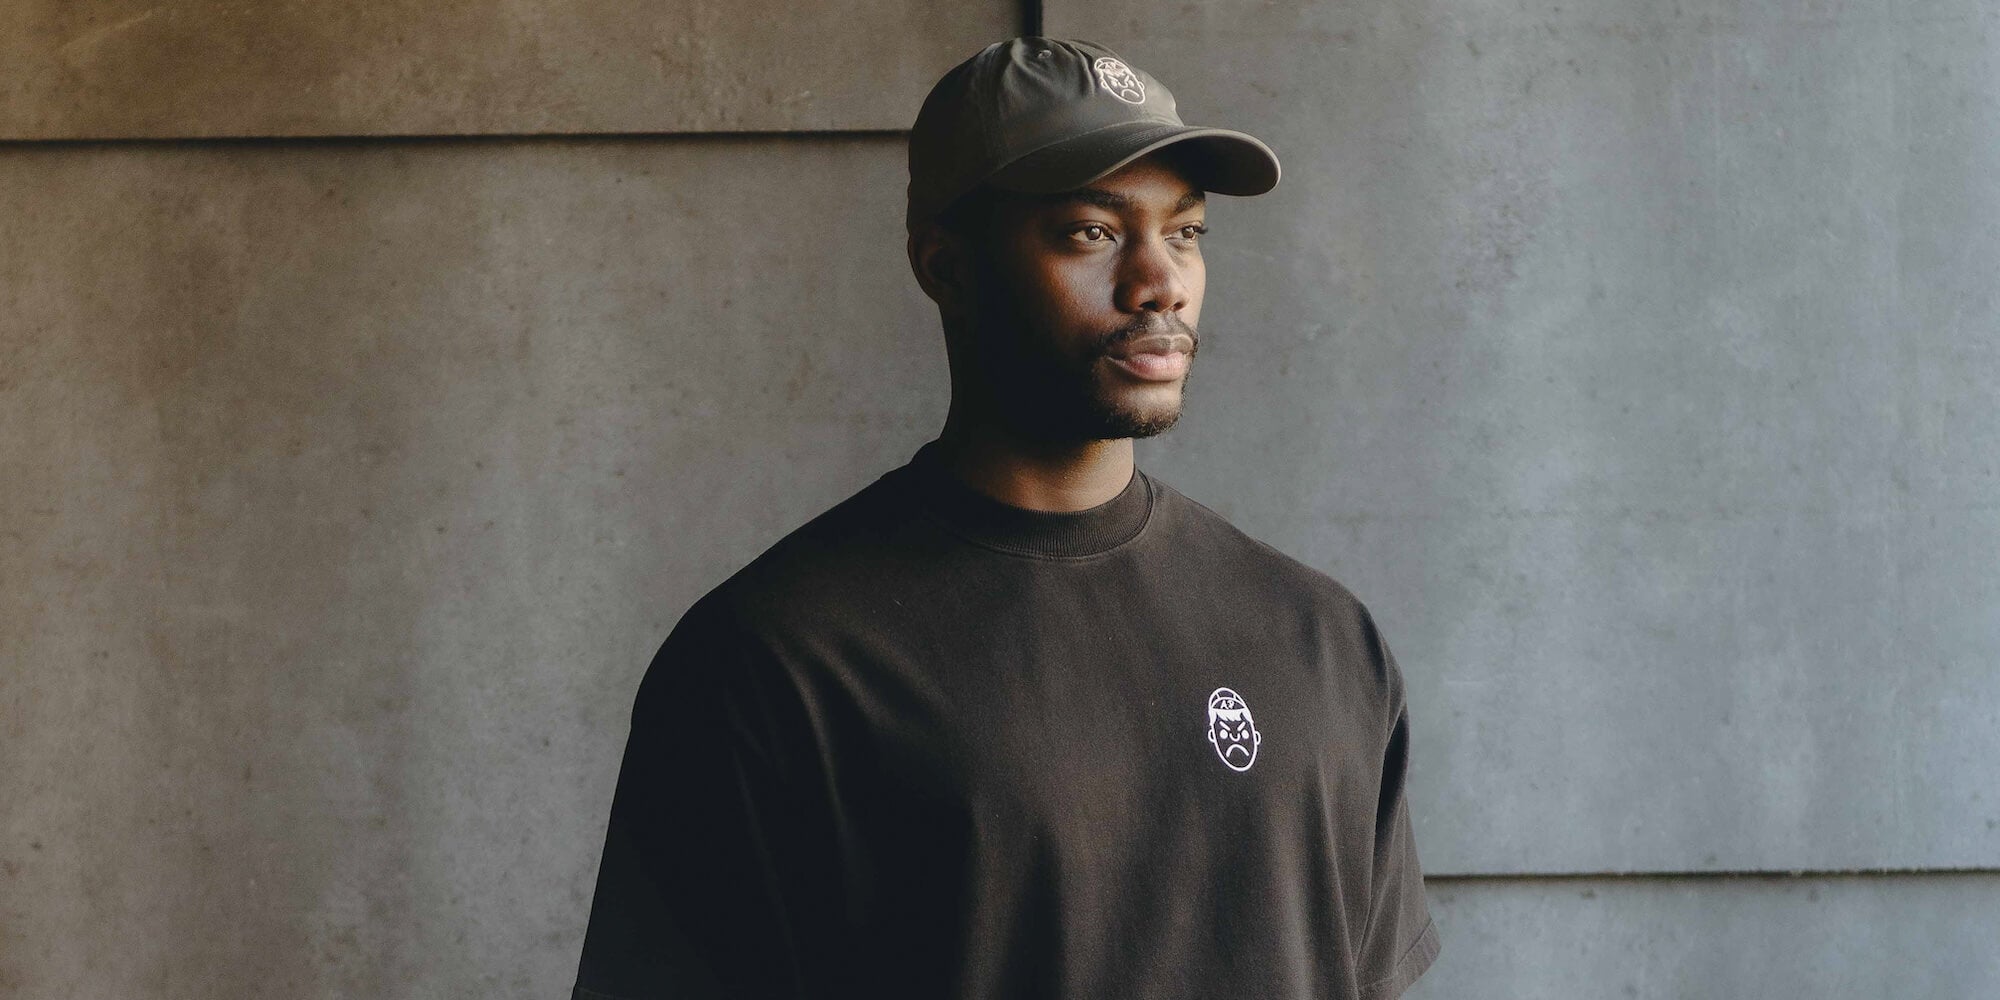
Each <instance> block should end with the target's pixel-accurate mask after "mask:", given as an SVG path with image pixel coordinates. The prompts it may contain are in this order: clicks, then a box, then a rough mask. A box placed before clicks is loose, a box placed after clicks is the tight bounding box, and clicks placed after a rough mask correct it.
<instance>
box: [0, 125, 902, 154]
mask: <svg viewBox="0 0 2000 1000" xmlns="http://www.w3.org/2000/svg"><path fill="white" fill-rule="evenodd" d="M909 134H910V132H909V130H908V129H821V130H803V129H791V130H769V131H757V132H480V133H465V134H439V135H395V134H385V135H190V136H171V135H168V136H131V137H117V136H103V137H77V138H60V139H18V138H0V150H8V149H35V148H44V149H46V148H63V147H85V146H173V145H191V146H229V145H246V146H290V145H301V146H307V145H368V144H382V145H403V144H418V143H425V144H445V143H510V142H518V143H556V142H575V143H587V142H661V141H680V140H695V141H728V140H734V139H748V140H766V139H898V140H902V139H907V138H908V137H909Z"/></svg>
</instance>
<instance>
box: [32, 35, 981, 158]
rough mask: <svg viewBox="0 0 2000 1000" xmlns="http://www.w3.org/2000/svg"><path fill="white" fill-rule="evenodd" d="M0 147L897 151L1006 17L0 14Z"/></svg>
mask: <svg viewBox="0 0 2000 1000" xmlns="http://www.w3.org/2000/svg"><path fill="white" fill-rule="evenodd" d="M0 12H4V14H5V17H4V20H5V22H6V30H5V31H0V139H74V138H131V137H140V136H144V137H188V136H273V135H283V136H311V135H442V134H452V135H458V134H467V133H480V134H490V133H506V134H540V133H576V132H710V131H730V132H735V131H780V130H829V129H902V128H908V127H909V120H910V118H912V117H914V116H915V114H916V107H917V105H918V104H919V103H920V102H921V101H922V100H923V95H924V93H925V92H926V91H927V90H929V89H930V85H931V83H932V81H934V80H936V79H937V78H938V76H939V75H941V74H942V73H943V72H944V71H945V70H946V69H949V68H950V67H951V66H952V65H953V64H954V63H956V62H958V61H959V60H960V59H963V58H965V57H966V56H968V55H971V54H972V53H973V52H975V51H978V49H979V47H980V46H982V45H984V44H986V43H987V42H989V41H991V40H993V39H994V38H996V37H1001V36H1004V35H1008V34H1012V33H1013V32H1014V30H1016V26H1017V25H1018V23H1019V18H1020V14H1019V11H1018V10H1017V8H1016V6H1015V5H1014V4H1011V3H1005V4H1000V3H969V4H958V3H944V4H936V3H923V2H919V0H860V2H854V3H840V4H799V3H786V2H783V0H747V2H746V0H693V2H677V3H653V4H636V3H629V2H625V0H570V2H563V0H447V2H443V3H437V2H426V0H397V2H391V3H361V4H338V3H334V4H329V3H307V2H300V0H280V2H260V3H242V2H237V0H192V2H184V3H161V2H158V0H6V2H5V3H0Z"/></svg>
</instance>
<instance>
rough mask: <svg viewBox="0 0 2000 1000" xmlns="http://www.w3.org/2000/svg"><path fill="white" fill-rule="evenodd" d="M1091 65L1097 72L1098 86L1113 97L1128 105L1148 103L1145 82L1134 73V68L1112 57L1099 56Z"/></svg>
mask: <svg viewBox="0 0 2000 1000" xmlns="http://www.w3.org/2000/svg"><path fill="white" fill-rule="evenodd" d="M1090 65H1091V68H1092V69H1095V70H1097V85H1098V86H1100V87H1103V88H1104V89H1105V90H1108V91H1110V92H1111V96H1113V97H1116V98H1118V99H1119V100H1121V101H1124V102H1125V103H1127V104H1144V103H1146V84H1145V81H1143V80H1140V79H1139V74H1137V73H1134V72H1132V67H1130V66H1127V65H1125V64H1124V63H1122V62H1120V61H1118V60H1116V59H1113V58H1111V57H1110V56H1099V57H1097V61H1096V62H1094V63H1091V64H1090Z"/></svg>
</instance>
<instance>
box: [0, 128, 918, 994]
mask: <svg viewBox="0 0 2000 1000" xmlns="http://www.w3.org/2000/svg"><path fill="white" fill-rule="evenodd" d="M902 163H903V149H902V144H901V143H900V141H898V140H895V139H893V138H857V139H795V140H776V139H764V140H747V139H706V140H693V139H690V140H679V141H654V142H638V141H543V142H530V143H490V142H466V143H456V142H426V143H400V144H398V143H392V144H341V143H315V144H308V145H303V146H287V145H272V144H249V145H241V146H237V145H231V144H221V145H203V146H183V145H160V146H145V147H133V146H113V147H87V146H86V147H67V146H65V147H40V148H37V147H25V148H24V147H15V148H11V149H0V232H5V233H6V234H7V238H6V239H5V240H0V427H4V428H6V433H5V435H4V436H0V760H4V761H5V765H4V766H0V996H6V997H23V998H28V997H32V998H36V1000H63V998H86V997H88V998H101V997H148V998H161V1000H172V998H188V1000H193V998H204V1000H208V998H235V997H241V998H250V997H287V998H295V997H296V998H313V997H329V998H332V997H410V998H415V997H435V998H453V1000H457V998H462V997H468V996H481V997H522V998H526V997H537V998H546V997H552V996H560V995H566V991H567V989H568V986H569V984H570V982H571V979H570V977H571V976H573V975H574V973H575V961H576V956H577V949H578V947H579V946H580V944H581V941H582V933H583V928H584V918H585V914H586V910H587V906H588V903H589V897H590V892H591V887H592V880H593V878H594V877H595V871H596V864H597V854H598V850H599V848H600V846H601V844H602V837H603V822H604V819H605V816H606V811H607V809H608V808H609V805H610V796H611V788H612V782H613V780H614V778H615V777H616V772H617V763H618V754H619V753H620V752H621V750H622V748H623V745H624V739H625V734H626V726H627V721H628V719H627V716H628V713H629V710H630V705H631V697H632V694H633V691H634V690H635V689H636V686H637V683H638V679H639V675H640V673H641V672H642V671H643V669H644V667H645V664H646V661H647V659H648V658H649V657H650V656H651V654H652V651H653V649H654V647H656V646H657V645H658V643H659V641H660V639H661V638H662V637H663V636H664V635H665V634H666V631H667V630H668V629H669V628H670V627H671V626H672V624H673V622H674V621H675V620H676V619H677V618H678V616H679V615H680V613H681V611H682V610H683V609H685V608H686V606H687V605H688V604H689V603H690V602H692V601H693V600H694V598H695V597H696V596H698V595H699V594H700V593H701V592H702V591H703V590H705V589H707V588H708V587H709V586H712V585H713V584H714V583H715V582H716V581H717V580H719V579H721V578H722V577H723V576H724V575H726V574H727V573H728V572H730V571H731V570H733V569H735V568H736V567H737V566H739V565H741V564H742V563H743V562H745V561H747V560H748V559H749V558H750V557H752V556H753V555H755V554H756V553H757V552H758V551H761V550H762V549H763V548H764V547H765V546H766V545H768V544H769V543H770V542H771V541H773V540H775V539H776V538H777V537H778V536H779V535H780V534H782V533H783V532H784V531H787V530H789V529H790V528H791V527H793V526H795V525H797V524H798V523H800V522H802V521H804V520H805V519H806V518H807V517H809V516H811V515H812V514H815V513H817V512H819V511H820V510H822V509H824V508H825V507H826V506H828V505H830V504H831V503H833V502H834V501H836V500H837V499H839V498H840V497H843V496H846V495H847V494H849V493H851V492H852V491H854V490H856V489H859V488H860V487H861V486H863V485H865V484H866V483H867V482H868V481H869V480H871V479H872V478H873V477H874V476H875V475H876V474H878V473H879V472H881V471H884V470H886V469H888V468H890V467H891V466H893V465H895V464H897V463H900V462H901V461H903V460H904V459H906V458H907V457H908V455H909V453H910V452H911V451H914V450H915V448H916V446H917V445H918V444H920V443H921V442H922V441H924V440H925V439H927V438H928V437H929V436H931V435H932V434H933V433H934V432H935V430H936V429H937V428H938V427H939V426H941V425H942V422H943V418H944V410H945V403H946V389H945V368H944V352H943V348H942V344H941V343H940V342H939V340H938V334H937V332H936V312H935V309H934V308H932V307H931V306H930V304H929V303H928V301H927V300H925V299H924V298H923V297H922V294H921V292H920V291H918V289H917V288H916V286H915V283H914V282H913V281H912V280H911V279H910V277H909V274H908V269H907V265H906V264H905V262H904V259H903V253H902V222H901V220H902V192H903V167H902Z"/></svg>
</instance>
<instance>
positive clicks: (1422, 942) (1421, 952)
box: [1361, 920, 1440, 1000]
mask: <svg viewBox="0 0 2000 1000" xmlns="http://www.w3.org/2000/svg"><path fill="white" fill-rule="evenodd" d="M1439 945H1440V942H1439V941H1438V932H1437V921H1435V920H1426V921H1425V922H1424V932H1423V933H1422V934H1419V935H1417V939H1416V940H1415V941H1413V942H1411V943H1410V947H1409V948H1408V949H1407V950H1405V951H1404V952H1403V957H1402V958H1400V959H1397V961H1396V968H1395V969H1394V970H1392V971H1391V972H1390V973H1389V975H1388V976H1386V977H1384V978H1382V979H1378V980H1376V981H1374V982H1372V983H1368V984H1366V985H1364V986H1362V987H1361V1000H1396V998H1397V997H1400V996H1402V995H1403V991H1404V990H1407V989H1409V988H1410V984H1411V983H1414V982H1416V981H1417V978H1418V977H1419V976H1422V975H1423V974H1424V970H1425V969H1428V968H1430V967H1431V963H1432V962H1435V961H1437V957H1438V949H1439Z"/></svg>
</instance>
